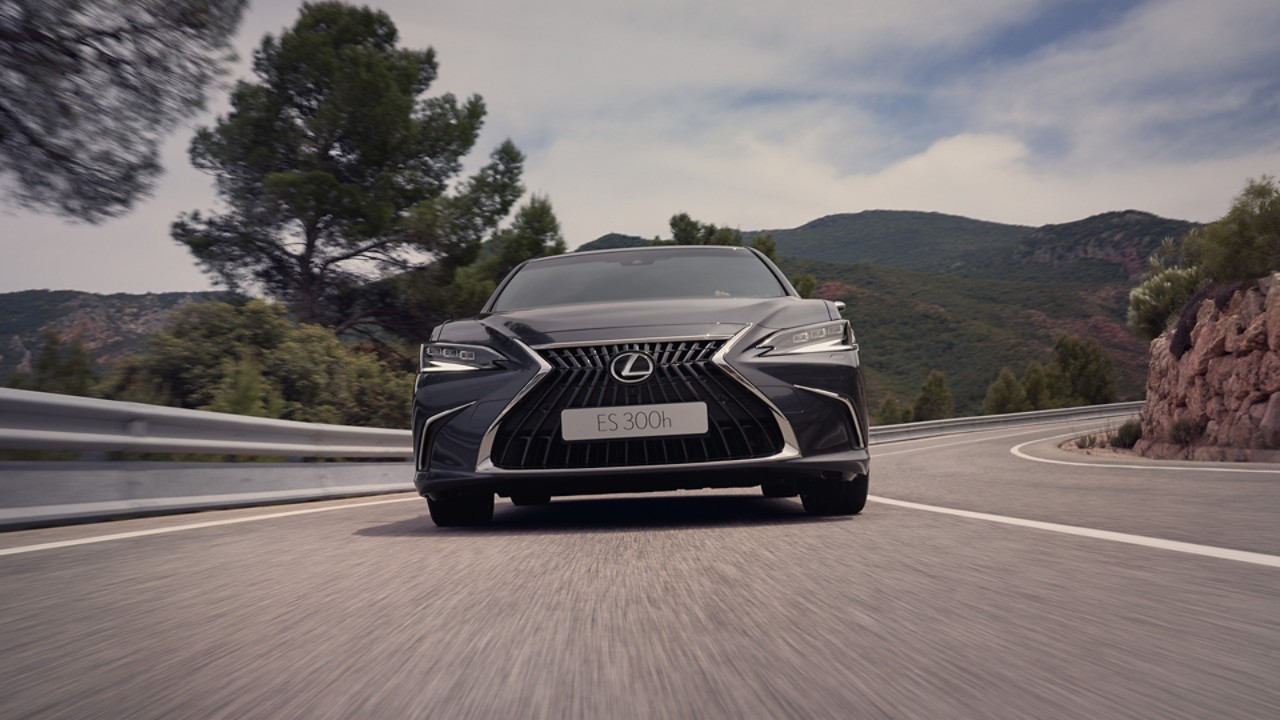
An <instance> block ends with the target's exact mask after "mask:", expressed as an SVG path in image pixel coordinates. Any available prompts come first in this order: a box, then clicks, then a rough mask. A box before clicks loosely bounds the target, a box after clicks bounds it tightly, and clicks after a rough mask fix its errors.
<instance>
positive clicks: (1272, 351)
mask: <svg viewBox="0 0 1280 720" xmlns="http://www.w3.org/2000/svg"><path fill="white" fill-rule="evenodd" d="M1194 317H1195V322H1194V325H1192V326H1191V330H1190V334H1189V336H1187V338H1186V339H1187V342H1185V343H1182V342H1180V341H1179V340H1178V339H1176V338H1175V337H1174V335H1175V333H1174V331H1169V332H1166V333H1165V334H1163V335H1161V336H1160V337H1158V338H1156V339H1155V340H1153V341H1152V342H1151V365H1150V372H1149V373H1148V376H1147V403H1146V407H1145V409H1144V410H1143V414H1142V440H1141V441H1140V442H1139V443H1138V446H1137V450H1138V451H1139V452H1141V453H1142V454H1143V455H1146V456H1148V457H1158V458H1181V459H1194V460H1262V461H1272V462H1277V461H1280V273H1276V274H1273V275H1271V276H1270V277H1267V278H1264V279H1262V280H1259V281H1258V282H1256V283H1247V284H1246V285H1244V286H1243V287H1241V288H1240V289H1238V290H1236V291H1235V292H1233V293H1231V294H1230V295H1222V296H1219V297H1218V298H1208V299H1206V300H1204V301H1203V302H1201V303H1200V305H1199V307H1198V308H1196V309H1195V316H1194ZM1183 345H1185V348H1183V347H1181V346H1183ZM1173 348H1177V349H1181V350H1182V352H1181V354H1180V356H1178V354H1176V353H1174V352H1173Z"/></svg>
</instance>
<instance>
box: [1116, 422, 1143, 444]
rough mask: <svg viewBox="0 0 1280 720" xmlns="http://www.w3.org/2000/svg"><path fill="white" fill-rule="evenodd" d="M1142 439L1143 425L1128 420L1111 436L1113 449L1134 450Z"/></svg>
mask: <svg viewBox="0 0 1280 720" xmlns="http://www.w3.org/2000/svg"><path fill="white" fill-rule="evenodd" d="M1141 439H1142V423H1141V422H1139V421H1137V420H1126V421H1124V424H1122V425H1121V426H1120V427H1119V428H1118V429H1116V431H1115V433H1113V434H1112V435H1111V447H1113V448H1120V449H1123V450H1132V449H1133V446H1134V445H1137V444H1138V441H1139V440H1141Z"/></svg>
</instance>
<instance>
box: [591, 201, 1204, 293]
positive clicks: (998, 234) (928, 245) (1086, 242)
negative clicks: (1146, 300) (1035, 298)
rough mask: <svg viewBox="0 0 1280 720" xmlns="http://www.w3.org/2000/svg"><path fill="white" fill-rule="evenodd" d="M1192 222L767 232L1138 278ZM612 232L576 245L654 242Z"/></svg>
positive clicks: (955, 271) (943, 268)
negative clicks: (1165, 243)
mask: <svg viewBox="0 0 1280 720" xmlns="http://www.w3.org/2000/svg"><path fill="white" fill-rule="evenodd" d="M1194 227H1196V225H1195V223H1190V222H1186V221H1184V220H1171V219H1168V218H1162V217H1159V216H1157V215H1152V214H1151V213H1146V212H1140V211H1137V210H1125V211H1122V212H1110V213H1103V214H1101V215H1094V216H1092V217H1088V218H1085V219H1083V220H1078V221H1076V222H1070V223H1064V224H1060V225H1044V226H1042V227H1038V228H1037V227H1029V226H1026V225H1006V224H1003V223H994V222H986V221H983V220H973V219H971V218H966V217H960V216H958V215H945V214H943V213H930V212H914V211H904V210H868V211H865V212H859V213H845V214H839V215H827V216H826V217H821V218H818V219H817V220H812V221H810V222H807V223H805V224H804V225H801V226H799V227H796V228H791V229H776V230H754V231H749V232H744V233H743V237H744V238H746V239H748V240H749V239H751V238H752V237H754V236H756V235H763V234H767V235H770V236H772V237H773V240H774V242H776V243H777V247H778V255H780V256H785V257H795V258H807V259H811V260H821V261H824V262H845V263H871V264H873V265H884V266H888V267H896V268H902V269H904V270H916V271H921V272H933V273H945V274H948V275H956V276H960V277H969V278H983V279H995V280H1010V279H1018V280H1027V281H1037V280H1045V279H1049V280H1056V279H1061V278H1062V277H1063V276H1064V275H1074V274H1080V275H1082V276H1084V278H1085V279H1087V280H1088V281H1089V282H1106V281H1118V280H1132V279H1136V278H1137V276H1138V275H1140V274H1141V273H1142V270H1143V269H1144V267H1145V264H1146V259H1147V257H1148V256H1150V255H1151V253H1153V252H1155V250H1156V249H1157V248H1158V247H1160V242H1161V241H1162V240H1164V238H1166V237H1182V236H1183V235H1185V234H1186V233H1187V231H1188V230H1191V229H1192V228H1194ZM651 243H652V241H651V240H646V239H644V238H641V237H637V236H634V235H624V234H620V233H610V234H608V235H603V236H601V237H599V238H597V239H595V240H592V241H591V242H588V243H586V244H584V245H582V246H581V247H579V248H578V250H579V251H583V250H605V249H609V248H619V247H635V246H638V245H648V244H651Z"/></svg>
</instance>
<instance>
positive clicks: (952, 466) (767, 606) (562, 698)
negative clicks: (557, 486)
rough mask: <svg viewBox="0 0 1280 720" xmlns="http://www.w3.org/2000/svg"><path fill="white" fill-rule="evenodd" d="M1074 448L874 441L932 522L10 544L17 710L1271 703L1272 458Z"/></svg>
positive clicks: (1275, 702) (392, 500)
mask: <svg viewBox="0 0 1280 720" xmlns="http://www.w3.org/2000/svg"><path fill="white" fill-rule="evenodd" d="M1081 431H1082V428H1078V427H1072V426H1070V425H1057V426H1048V427H1043V428H1038V429H1028V428H1023V429H1018V430H1005V431H990V432H983V433H977V434H972V435H965V436H952V437H947V438H937V439H931V440H921V441H912V442H903V443H896V444H888V445H881V446H877V447H876V448H875V451H876V452H874V453H873V468H874V470H873V475H872V494H873V496H875V497H878V498H885V499H888V500H896V501H905V502H907V503H911V505H907V506H904V505H899V504H890V503H888V502H884V501H876V502H872V503H871V504H869V505H868V507H867V509H866V510H865V511H864V512H863V513H862V514H861V515H859V516H857V517H853V518H841V519H813V518H809V517H807V516H805V515H804V514H803V512H802V511H801V509H800V506H799V503H798V502H797V501H795V500H771V499H764V498H760V497H757V496H756V495H755V494H754V493H748V492H721V491H715V492H712V491H708V492H699V493H678V494H668V495H660V496H630V497H622V496H608V497H597V498H582V499H563V500H557V501H555V502H553V503H552V504H551V505H549V506H546V507H528V508H524V507H522V508H516V507H513V506H511V505H509V504H507V503H505V502H500V503H499V506H498V510H497V516H496V522H495V524H494V525H492V526H490V527H487V528H484V529H479V530H466V529H453V530H441V529H437V528H435V527H434V526H432V525H431V523H430V521H429V520H428V519H427V517H426V508H425V504H424V503H423V502H422V501H421V500H420V499H418V498H416V497H408V496H384V497H380V498H365V499H356V500H343V501H332V502H325V503H313V504H306V505H290V506H279V507H273V508H258V509H253V510H236V511H226V512H216V513H201V514H192V515H182V516H173V517H166V518H150V519H142V520H131V521H121V522H114V523H102V524H96V525H82V526H75V527H66V528H53V529H45V530H33V531H25V532H17V533H6V534H3V535H0V718H28V717H39V718H99V717H100V718H130V719H133V718H182V717H194V718H224V717H225V718H259V717H299V718H407V717H417V718H506V717H546V718H685V717H688V718H721V717H724V718H730V717H732V718H738V717H742V718H820V717H833V718H863V717H866V718H1018V719H1019V720H1022V719H1025V718H1129V717H1133V718H1161V719H1168V718H1213V719H1218V718H1275V717H1280V523H1277V518H1280V467H1278V466H1249V467H1247V468H1245V467H1237V468H1235V470H1236V471H1230V472H1224V471H1223V470H1225V469H1227V468H1225V467H1224V466H1207V465H1205V466H1188V465H1184V466H1169V465H1164V466H1161V467H1160V468H1159V469H1154V470H1153V469H1150V468H1140V467H1130V466H1132V465H1134V464H1135V463H1134V462H1133V461H1128V460H1119V461H1116V460H1103V461H1099V462H1102V463H1111V464H1110V465H1107V464H1095V461H1093V460H1090V459H1087V458H1081V457H1080V456H1077V455H1067V454H1063V453H1060V452H1059V451H1057V450H1055V449H1054V443H1052V442H1049V443H1039V442H1033V441H1037V440H1039V439H1042V438H1046V437H1049V436H1054V435H1061V434H1064V433H1075V432H1081ZM1027 443H1029V444H1027ZM1015 446H1022V447H1021V448H1020V450H1019V452H1021V453H1024V454H1026V455H1030V456H1034V457H1040V458H1044V459H1048V460H1056V461H1057V462H1058V463H1062V462H1066V463H1080V462H1081V461H1082V460H1083V461H1084V463H1083V464H1082V465H1074V464H1055V463H1047V462H1040V461H1035V460H1031V459H1027V458H1026V457H1022V456H1018V455H1015V454H1013V453H1011V452H1010V450H1011V448H1014V447H1015ZM1117 463H1118V465H1117ZM1239 470H1249V472H1239ZM922 506H924V507H922ZM957 510H958V511H968V512H969V513H973V514H970V515H957V514H953V513H952V512H951V511H957ZM225 521H236V522H225ZM1020 521H1033V525H1034V526H1028V525H1027V524H1025V523H1024V524H1016V523H1018V522H1020ZM1011 523H1014V524H1011ZM1034 523H1040V524H1038V525H1036V524H1034ZM193 525H198V526H197V527H192V526H193ZM1065 526H1069V527H1065ZM112 535H114V536H117V537H114V538H107V539H104V536H112ZM23 548H25V550H24V549H23Z"/></svg>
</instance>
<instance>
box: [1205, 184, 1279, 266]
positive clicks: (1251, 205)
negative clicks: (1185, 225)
mask: <svg viewBox="0 0 1280 720" xmlns="http://www.w3.org/2000/svg"><path fill="white" fill-rule="evenodd" d="M1183 246H1184V249H1185V252H1186V253H1187V255H1188V256H1190V257H1191V258H1192V259H1193V260H1194V261H1195V262H1196V263H1197V264H1199V265H1201V266H1202V267H1203V268H1204V270H1205V274H1207V275H1208V276H1209V277H1210V278H1211V279H1212V280H1213V281H1215V282H1219V283H1227V282H1233V281H1236V280H1254V279H1256V278H1260V277H1263V276H1265V275H1269V274H1270V273H1273V272H1275V271H1277V270H1280V186H1277V185H1276V180H1275V178H1274V177H1271V176H1267V175H1264V176H1262V178H1261V179H1258V180H1250V181H1249V182H1248V183H1247V184H1246V185H1245V188H1244V190H1242V191H1241V192H1240V194H1239V195H1237V196H1236V198H1235V200H1234V201H1233V202H1232V203H1231V209H1230V210H1228V211H1227V214H1226V215H1224V216H1222V218H1221V219H1219V220H1218V221H1217V222H1214V223H1211V224H1210V225H1207V226H1205V227H1204V228H1198V229H1196V230H1192V231H1191V233H1189V234H1188V235H1187V237H1186V239H1185V240H1184V241H1183Z"/></svg>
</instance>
